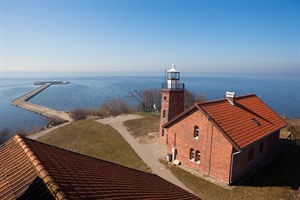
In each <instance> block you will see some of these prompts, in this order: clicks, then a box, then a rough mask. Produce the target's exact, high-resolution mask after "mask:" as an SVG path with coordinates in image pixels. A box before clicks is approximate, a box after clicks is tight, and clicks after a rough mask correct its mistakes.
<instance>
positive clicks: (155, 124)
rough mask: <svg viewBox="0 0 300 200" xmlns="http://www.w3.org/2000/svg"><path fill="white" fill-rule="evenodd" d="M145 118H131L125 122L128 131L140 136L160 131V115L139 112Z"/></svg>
mask: <svg viewBox="0 0 300 200" xmlns="http://www.w3.org/2000/svg"><path fill="white" fill-rule="evenodd" d="M138 114H139V115H142V116H144V118H140V119H135V120H129V121H126V122H124V125H125V126H126V127H127V129H128V131H129V132H130V133H131V134H132V135H133V136H134V137H139V136H143V135H147V134H148V133H151V132H158V131H159V116H157V115H154V114H150V113H138Z"/></svg>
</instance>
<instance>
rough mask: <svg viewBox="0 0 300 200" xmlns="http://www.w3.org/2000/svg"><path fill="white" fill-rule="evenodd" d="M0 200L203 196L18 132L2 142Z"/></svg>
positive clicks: (181, 197) (146, 174)
mask: <svg viewBox="0 0 300 200" xmlns="http://www.w3.org/2000/svg"><path fill="white" fill-rule="evenodd" d="M0 199H198V198H197V197H196V196H194V195H192V194H190V193H189V192H187V191H185V190H183V189H181V188H179V187H177V186H176V185H174V184H172V183H170V182H168V181H166V180H164V179H162V178H160V177H158V176H156V175H154V174H149V173H145V172H141V171H138V170H134V169H130V168H127V167H124V166H121V165H117V164H114V163H111V162H107V161H103V160H99V159H95V158H91V157H88V156H84V155H81V154H77V153H74V152H71V151H67V150H64V149H61V148H57V147H54V146H50V145H47V144H44V143H40V142H37V141H34V140H30V139H27V138H23V137H21V136H18V135H16V136H15V137H14V138H13V139H11V140H10V141H8V142H7V143H5V144H4V145H2V146H1V147H0Z"/></svg>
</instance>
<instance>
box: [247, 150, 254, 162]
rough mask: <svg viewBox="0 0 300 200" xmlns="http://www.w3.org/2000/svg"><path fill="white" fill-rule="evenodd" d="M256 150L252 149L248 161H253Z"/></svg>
mask: <svg viewBox="0 0 300 200" xmlns="http://www.w3.org/2000/svg"><path fill="white" fill-rule="evenodd" d="M253 154H254V149H253V148H252V149H250V150H249V152H248V161H251V160H253Z"/></svg>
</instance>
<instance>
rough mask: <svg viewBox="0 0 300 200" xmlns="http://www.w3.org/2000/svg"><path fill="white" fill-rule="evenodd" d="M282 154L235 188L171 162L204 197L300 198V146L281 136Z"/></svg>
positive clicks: (186, 183) (213, 199) (179, 174)
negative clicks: (217, 183) (200, 176)
mask: <svg viewBox="0 0 300 200" xmlns="http://www.w3.org/2000/svg"><path fill="white" fill-rule="evenodd" d="M280 149H281V151H280V153H279V155H278V156H277V157H276V158H275V159H274V160H273V161H272V162H271V163H270V164H269V165H267V166H266V167H264V168H262V169H261V170H259V171H258V172H257V173H256V174H255V175H254V176H253V177H251V178H249V179H248V180H247V181H246V182H244V183H243V184H241V185H238V186H234V187H233V189H232V190H228V189H225V188H223V187H220V186H217V185H215V184H213V183H211V182H208V181H206V180H204V179H202V178H199V177H197V176H195V175H193V174H191V173H189V172H187V171H185V170H183V169H181V168H179V167H176V166H170V170H171V171H172V173H173V174H174V175H175V176H176V177H177V178H178V179H179V180H181V181H182V182H183V183H184V184H185V185H186V186H187V187H189V188H190V189H191V190H193V191H194V192H195V194H196V195H198V196H199V197H201V198H203V199H212V200H219V199H237V200H238V199H255V200H258V199H270V200H271V199H272V200H273V199H274V200H275V199H300V198H299V196H297V192H298V189H299V187H300V146H299V145H297V144H296V142H291V141H287V140H280Z"/></svg>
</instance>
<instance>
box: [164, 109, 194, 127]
mask: <svg viewBox="0 0 300 200" xmlns="http://www.w3.org/2000/svg"><path fill="white" fill-rule="evenodd" d="M195 108H196V105H193V106H191V107H190V108H188V109H187V110H185V111H183V112H182V113H180V114H179V115H177V116H176V117H174V118H173V119H171V120H170V121H168V122H166V123H165V124H163V125H162V128H169V127H170V126H172V125H173V124H174V123H175V122H177V121H179V120H180V119H181V118H182V117H183V116H185V115H186V114H188V113H190V112H192V111H193V110H194V109H195Z"/></svg>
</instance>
